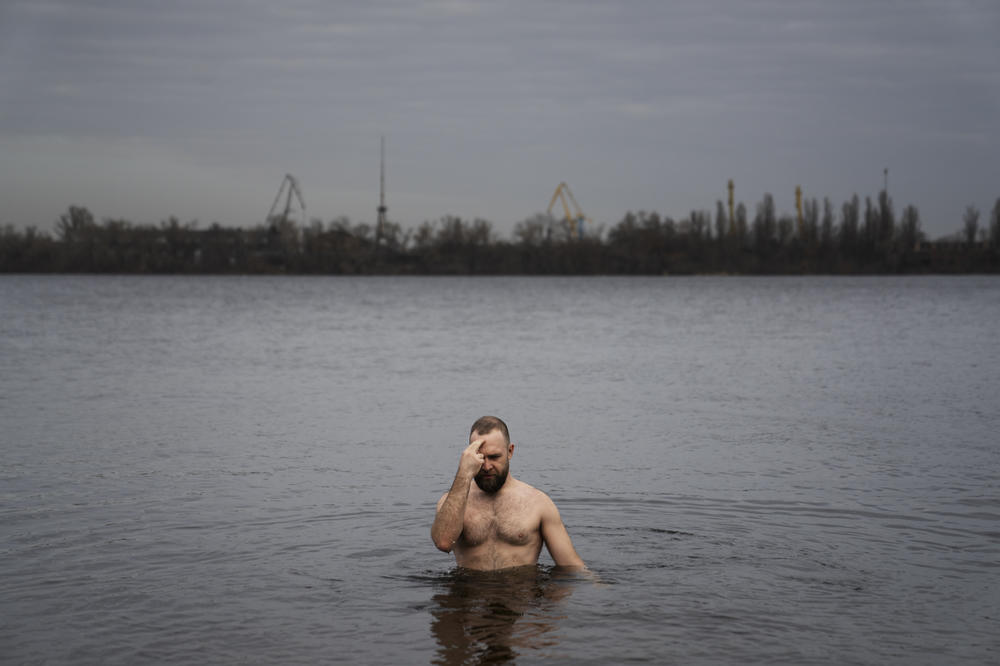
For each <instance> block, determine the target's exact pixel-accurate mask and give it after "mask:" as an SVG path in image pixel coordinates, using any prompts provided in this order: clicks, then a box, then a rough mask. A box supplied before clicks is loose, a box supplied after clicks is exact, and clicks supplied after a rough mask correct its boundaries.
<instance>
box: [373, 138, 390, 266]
mask: <svg viewBox="0 0 1000 666" xmlns="http://www.w3.org/2000/svg"><path fill="white" fill-rule="evenodd" d="M378 190H379V192H378V222H377V223H376V224H375V251H376V252H378V246H379V243H381V242H382V234H383V231H384V227H385V214H386V212H387V211H388V210H389V209H388V208H386V205H385V135H382V140H381V143H380V146H379V188H378Z"/></svg>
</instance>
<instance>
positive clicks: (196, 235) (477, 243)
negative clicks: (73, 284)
mask: <svg viewBox="0 0 1000 666" xmlns="http://www.w3.org/2000/svg"><path fill="white" fill-rule="evenodd" d="M980 216H981V214H980V211H979V210H978V209H977V208H975V207H972V206H970V207H968V208H967V209H966V210H965V212H964V215H962V222H961V223H962V226H961V229H960V230H959V231H957V232H956V233H955V234H954V235H952V236H949V237H946V238H943V239H938V240H935V241H929V240H928V239H927V238H926V237H925V234H924V233H923V231H922V229H921V223H920V215H919V213H918V211H917V209H916V208H915V207H913V206H906V207H905V208H904V209H903V210H902V212H901V214H900V215H899V216H898V217H897V215H896V213H895V211H894V210H893V205H892V200H891V199H890V198H889V197H888V196H887V195H886V193H885V191H883V192H881V193H880V194H879V196H878V197H877V199H875V200H873V199H872V198H871V197H866V198H865V200H864V201H863V202H862V201H861V200H860V199H859V198H858V196H857V195H855V196H854V197H852V198H851V199H850V200H848V201H846V202H844V203H843V204H841V205H840V207H839V208H835V206H834V204H833V203H831V201H830V200H829V199H824V200H823V201H822V202H818V201H817V200H815V199H810V200H806V201H804V202H803V206H802V213H801V215H796V216H795V217H792V216H789V215H779V214H777V213H776V211H775V205H774V199H773V197H772V196H771V195H770V194H765V195H764V197H763V199H762V200H761V201H760V202H759V203H758V204H756V206H755V209H754V211H753V214H752V216H751V214H750V212H749V211H747V209H746V207H745V206H744V205H743V204H742V203H741V204H739V205H738V206H736V207H735V209H734V210H733V211H732V214H730V212H729V211H728V210H726V207H725V206H724V205H723V203H722V202H721V201H719V202H717V204H716V210H715V213H714V215H713V214H712V213H711V212H710V211H692V212H691V213H690V215H688V216H687V217H685V218H683V219H681V220H678V221H675V220H674V219H672V218H670V217H664V216H661V215H659V214H658V213H656V212H645V211H640V212H635V213H633V212H628V213H626V214H625V215H624V216H623V217H622V219H621V220H620V221H619V222H617V223H616V224H614V225H613V226H611V227H610V228H608V229H604V228H589V229H584V230H583V232H582V233H580V232H579V229H578V228H573V225H567V224H564V223H563V222H562V221H560V220H555V219H553V218H551V217H549V216H547V215H536V216H534V217H531V218H529V219H526V220H523V221H521V222H519V223H518V224H517V225H516V226H515V228H514V231H513V234H512V236H511V237H510V238H505V237H501V236H500V235H499V234H498V233H497V232H496V231H495V230H494V228H493V225H492V223H491V222H489V221H487V220H483V219H472V220H468V219H462V218H459V217H454V216H445V217H442V218H440V219H439V220H436V221H427V222H424V223H423V224H421V225H420V226H419V227H417V228H415V229H404V228H403V227H401V226H400V225H399V224H396V223H392V222H388V223H386V224H385V225H383V228H382V229H381V230H377V229H375V228H374V227H373V226H372V225H369V224H365V223H352V222H351V221H350V220H349V219H347V218H343V217H341V218H336V219H334V220H331V221H329V222H326V223H324V222H323V221H321V220H317V219H314V220H312V221H310V222H308V223H306V224H302V223H296V222H294V221H292V220H289V219H286V218H280V219H279V218H274V219H271V220H270V221H269V222H268V223H266V224H259V225H257V226H253V227H249V228H242V227H235V228H234V227H222V226H220V225H218V224H212V225H211V226H209V227H208V228H205V229H203V228H199V224H198V223H197V222H196V221H192V222H187V223H182V222H180V221H179V220H178V219H176V218H170V219H168V220H165V221H163V222H161V223H159V224H134V223H132V222H130V221H127V220H121V219H112V218H109V219H104V220H102V221H97V220H95V218H94V216H93V214H92V213H91V212H90V211H89V210H88V209H87V208H84V207H78V206H70V207H69V209H68V210H67V212H66V213H65V214H63V215H62V216H60V218H59V220H58V221H57V222H56V225H55V231H54V233H53V234H49V233H46V232H44V231H39V230H37V229H35V228H28V229H23V230H21V229H16V228H15V227H14V226H13V225H5V226H3V227H2V228H0V272H7V273H13V272H50V273H53V272H55V273H63V272H86V273H205V274H226V273H234V274H255V273H262V274H280V273H288V274H388V275H450V274H459V275H505V274H511V275H514V274H521V275H525V274H531V275H534V274H537V275H552V274H564V275H567V274H569V275H577V274H578V275H583V274H622V275H662V274H699V273H730V274H858V273H865V274H873V273H886V274H894V273H968V272H990V273H994V272H1000V199H997V202H996V204H995V205H994V206H993V208H992V210H991V211H990V212H989V214H988V216H987V217H986V219H984V220H983V222H982V223H980Z"/></svg>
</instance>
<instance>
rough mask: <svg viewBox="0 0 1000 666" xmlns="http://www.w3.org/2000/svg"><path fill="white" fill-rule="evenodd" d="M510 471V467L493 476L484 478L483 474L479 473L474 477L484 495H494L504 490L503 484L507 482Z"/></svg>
mask: <svg viewBox="0 0 1000 666" xmlns="http://www.w3.org/2000/svg"><path fill="white" fill-rule="evenodd" d="M508 470H510V467H504V468H503V470H501V471H499V472H497V473H496V474H494V475H493V476H484V475H483V473H482V472H479V474H476V476H475V477H474V478H475V480H476V485H477V486H479V489H480V490H482V491H483V492H484V493H489V494H490V495H492V494H493V493H495V492H497V491H498V490H500V489H501V488H503V484H504V483H505V482H506V481H507V472H508Z"/></svg>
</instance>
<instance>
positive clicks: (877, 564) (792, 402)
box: [0, 276, 1000, 664]
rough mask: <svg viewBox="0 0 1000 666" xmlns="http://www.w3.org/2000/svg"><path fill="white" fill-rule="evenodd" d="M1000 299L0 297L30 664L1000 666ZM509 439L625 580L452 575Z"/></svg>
mask: <svg viewBox="0 0 1000 666" xmlns="http://www.w3.org/2000/svg"><path fill="white" fill-rule="evenodd" d="M998 321H1000V279H997V278H992V277H961V278H951V277H920V278H669V279H659V278H648V279H647V278H405V279H400V278H263V277H254V278H207V277H198V278H186V277H159V278H158V277H91V276H30V277H29V276H5V277H2V278H0V422H2V424H3V430H2V432H3V435H2V441H0V455H2V468H0V555H2V558H0V618H2V619H0V655H2V656H3V658H4V659H5V660H9V661H12V662H33V661H37V662H41V661H45V662H49V663H130V664H131V663H136V662H156V663H206V662H214V663H219V662H222V663H230V662H242V661H252V662H261V663H282V664H285V663H317V662H328V661H343V662H353V663H448V664H451V663H480V662H484V661H490V662H494V663H495V662H503V661H516V662H517V663H537V662H541V661H547V660H549V659H552V658H562V659H565V660H567V661H570V662H572V663H614V662H623V661H629V660H631V661H638V662H653V663H684V664H691V663H695V664H697V663H704V664H716V663H748V662H765V663H790V664H808V663H838V664H844V663H865V664H885V663H900V664H902V663H906V664H911V663H926V664H937V663H949V664H981V663H990V662H996V661H997V660H998V649H1000V640H998V639H997V638H996V636H997V635H1000V632H998V631H997V626H998V625H997V618H998V617H1000V591H998V589H997V583H996V581H997V578H998V574H1000V571H998V565H1000V494H998V476H1000V453H998V448H997V445H996V439H997V438H996V432H997V431H998V429H1000V417H998V416H997V407H998V406H1000V405H998V399H997V396H998V395H1000V373H998V371H997V367H998V363H997V361H998V355H997V352H996V340H995V336H996V323H997V322H998ZM487 413H489V414H497V415H499V416H501V417H502V418H504V419H505V420H506V421H507V422H508V424H509V425H510V428H511V435H512V438H513V440H514V443H515V446H516V448H515V455H514V458H513V460H512V462H511V471H512V473H513V474H514V475H515V476H517V477H518V478H519V479H521V480H523V481H526V482H528V483H531V484H533V485H535V486H537V487H539V488H541V489H543V490H545V491H546V492H548V493H549V494H550V496H552V498H553V499H554V500H555V501H556V503H557V505H558V506H559V508H560V511H561V512H562V515H563V519H564V521H565V522H566V524H567V526H568V528H569V530H570V534H571V536H572V537H573V540H574V544H575V546H576V549H577V550H578V551H579V552H580V554H581V555H582V556H583V557H584V559H585V560H586V561H587V563H588V564H589V566H590V568H591V569H592V571H593V572H594V573H595V574H596V575H597V577H598V578H599V583H595V582H594V581H593V580H591V579H588V578H584V577H579V576H575V575H572V574H569V573H566V572H561V571H559V570H558V569H552V567H551V564H552V563H551V560H550V559H548V556H547V554H544V552H543V557H542V561H541V563H540V566H539V567H537V568H529V569H528V570H521V571H517V572H507V573H504V574H470V573H469V572H462V571H459V570H456V569H455V567H454V563H453V560H452V559H451V558H450V556H448V555H445V554H443V553H440V552H438V551H437V550H436V549H434V547H433V545H432V544H431V541H430V538H429V527H430V522H431V520H432V518H433V511H434V503H435V501H436V500H437V499H438V497H440V495H441V493H443V492H444V491H445V490H447V488H448V486H449V485H450V483H451V480H452V477H453V474H454V471H455V469H456V467H457V463H458V456H459V454H460V452H461V450H462V448H463V446H464V443H465V441H466V437H467V432H468V427H469V425H470V424H471V423H472V421H473V420H474V419H475V418H476V417H478V416H480V415H482V414H487Z"/></svg>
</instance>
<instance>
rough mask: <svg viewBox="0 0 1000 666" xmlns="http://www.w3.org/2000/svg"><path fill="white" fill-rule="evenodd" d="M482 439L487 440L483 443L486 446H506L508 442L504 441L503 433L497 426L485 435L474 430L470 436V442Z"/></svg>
mask: <svg viewBox="0 0 1000 666" xmlns="http://www.w3.org/2000/svg"><path fill="white" fill-rule="evenodd" d="M481 439H482V440H486V443H485V444H484V445H483V446H484V448H486V447H490V446H494V447H499V448H505V447H506V446H507V442H505V441H504V438H503V433H502V432H501V431H500V429H499V428H495V429H493V430H491V431H489V432H488V433H486V434H485V435H484V434H481V433H478V432H474V433H472V435H470V436H469V441H470V442H475V441H478V440H481Z"/></svg>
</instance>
